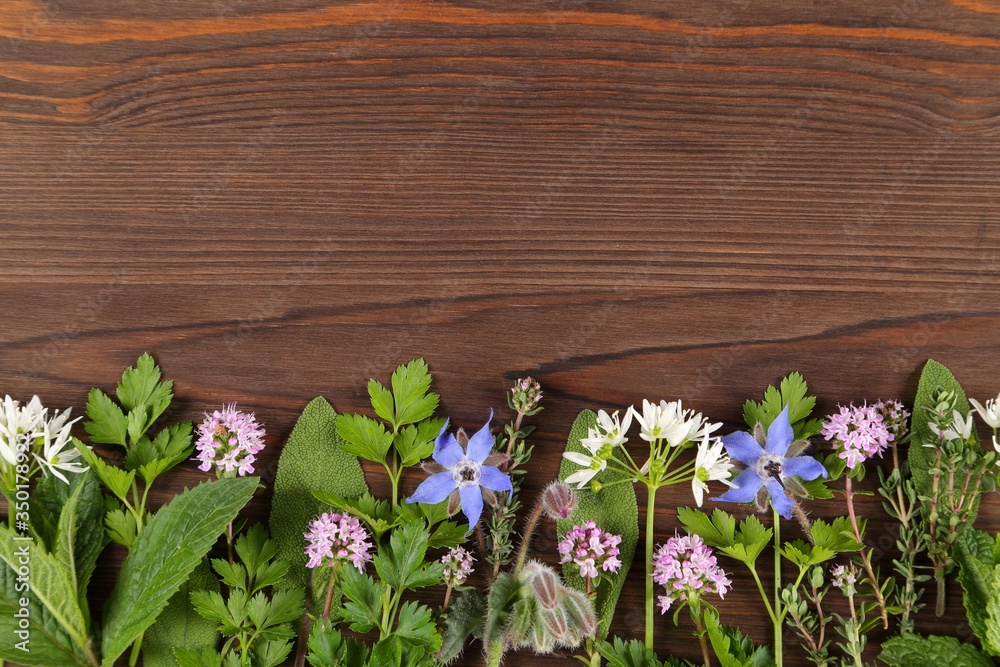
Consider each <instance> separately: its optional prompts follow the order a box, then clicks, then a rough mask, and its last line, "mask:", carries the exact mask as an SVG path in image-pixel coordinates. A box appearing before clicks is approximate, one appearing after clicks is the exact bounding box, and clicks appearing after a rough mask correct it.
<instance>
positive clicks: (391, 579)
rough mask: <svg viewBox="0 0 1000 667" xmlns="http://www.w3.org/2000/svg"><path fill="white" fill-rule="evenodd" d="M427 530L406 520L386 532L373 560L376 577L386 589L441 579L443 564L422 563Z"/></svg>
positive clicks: (423, 584) (418, 585)
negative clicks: (388, 533) (405, 522)
mask: <svg viewBox="0 0 1000 667" xmlns="http://www.w3.org/2000/svg"><path fill="white" fill-rule="evenodd" d="M429 539H430V533H429V532H428V531H427V528H426V527H425V526H424V525H423V524H422V523H418V522H411V523H407V524H406V525H404V526H402V527H400V528H396V529H395V530H393V531H392V533H391V534H390V535H389V544H382V545H381V546H379V549H378V553H377V554H376V555H375V558H374V559H373V563H374V565H375V570H376V572H378V575H379V577H380V578H381V580H382V581H384V582H385V583H386V584H387V585H388V586H389V587H390V588H392V589H394V590H397V591H402V590H407V589H416V588H423V587H426V586H433V585H434V584H436V583H438V582H440V581H441V576H442V574H443V572H444V564H443V563H440V562H437V561H435V562H432V563H425V562H424V557H425V556H426V555H427V542H428V540H429Z"/></svg>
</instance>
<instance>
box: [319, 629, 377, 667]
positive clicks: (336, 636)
mask: <svg viewBox="0 0 1000 667" xmlns="http://www.w3.org/2000/svg"><path fill="white" fill-rule="evenodd" d="M307 659H308V660H309V664H310V665H312V667H358V666H360V665H365V664H367V662H368V646H366V645H365V644H364V643H362V642H359V641H358V640H356V639H345V638H344V637H343V636H342V635H341V634H340V633H339V632H338V631H337V630H336V629H334V628H333V627H331V626H330V625H329V623H318V624H317V625H315V626H314V627H313V629H312V632H311V633H310V634H309V655H308V656H307Z"/></svg>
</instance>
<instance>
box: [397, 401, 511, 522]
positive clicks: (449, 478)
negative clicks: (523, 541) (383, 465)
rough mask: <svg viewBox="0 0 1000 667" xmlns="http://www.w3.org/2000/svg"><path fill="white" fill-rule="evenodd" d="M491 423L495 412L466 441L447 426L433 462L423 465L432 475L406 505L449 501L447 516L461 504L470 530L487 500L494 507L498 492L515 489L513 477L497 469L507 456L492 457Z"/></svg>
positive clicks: (461, 434)
mask: <svg viewBox="0 0 1000 667" xmlns="http://www.w3.org/2000/svg"><path fill="white" fill-rule="evenodd" d="M491 421H493V411H492V410H491V411H490V418H489V419H488V420H487V421H486V425H485V426H483V427H482V428H481V429H479V430H478V431H476V433H475V434H473V436H472V437H471V438H466V437H465V432H464V431H462V430H461V429H459V431H458V434H457V437H456V436H454V435H452V434H451V433H447V432H446V431H447V429H448V424H447V423H446V424H445V425H444V427H443V428H442V429H441V433H440V434H438V437H437V439H436V440H435V441H434V454H432V458H433V459H434V461H433V462H431V461H428V462H426V463H424V465H423V468H424V470H426V471H427V472H429V473H432V474H431V476H430V477H428V478H427V479H425V480H424V481H423V482H421V484H420V486H418V487H417V490H416V491H414V492H413V495H412V496H410V497H409V498H407V499H406V502H408V503H427V504H430V505H433V504H436V503H439V502H441V501H442V500H444V499H445V498H448V499H449V501H448V513H449V514H452V513H454V512H455V511H456V510H457V509H458V507H459V505H461V507H462V513H463V514H465V516H466V518H468V519H469V530H470V531H471V530H472V528H473V527H474V526H475V525H476V523H477V522H478V521H479V517H480V515H481V514H482V513H483V501H484V500H485V501H486V502H488V503H489V504H490V505H493V506H495V505H496V504H497V498H496V495H495V494H494V492H495V491H508V492H509V491H511V490H513V487H512V486H511V483H510V477H508V476H507V475H505V474H504V473H503V472H501V471H500V469H499V468H498V467H497V464H500V463H503V462H504V461H506V460H507V459H508V457H507V455H506V454H492V455H491V454H490V452H491V451H492V449H493V442H494V441H493V436H492V435H491V434H490V422H491Z"/></svg>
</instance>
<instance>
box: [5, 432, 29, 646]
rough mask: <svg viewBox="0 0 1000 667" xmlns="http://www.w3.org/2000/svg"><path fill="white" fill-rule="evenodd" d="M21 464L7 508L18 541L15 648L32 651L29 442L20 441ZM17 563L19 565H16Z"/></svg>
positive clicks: (17, 466)
mask: <svg viewBox="0 0 1000 667" xmlns="http://www.w3.org/2000/svg"><path fill="white" fill-rule="evenodd" d="M16 454H17V465H16V467H15V472H16V475H17V477H16V485H15V490H14V496H13V498H12V499H11V506H10V507H8V508H7V511H8V512H10V513H12V514H13V517H14V526H15V529H16V532H15V534H14V537H13V538H12V539H13V540H14V542H16V543H17V544H16V545H15V548H14V559H15V562H12V563H10V566H11V568H12V569H13V570H14V575H15V577H16V578H15V583H14V592H15V593H17V594H18V598H17V600H16V603H15V605H14V623H13V628H14V639H15V641H14V642H13V644H14V648H16V649H18V650H19V651H24V652H25V653H30V652H31V598H30V597H29V593H30V592H31V544H32V538H31V535H30V533H29V528H30V523H29V519H28V516H29V513H30V512H29V510H30V509H31V505H30V499H31V496H30V494H29V492H28V472H29V469H30V463H29V460H28V455H29V444H28V442H26V441H24V442H19V443H18V445H17V451H16ZM15 563H16V565H15Z"/></svg>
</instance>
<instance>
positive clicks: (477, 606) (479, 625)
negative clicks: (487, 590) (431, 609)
mask: <svg viewBox="0 0 1000 667" xmlns="http://www.w3.org/2000/svg"><path fill="white" fill-rule="evenodd" d="M485 623H486V598H485V597H483V594H482V593H480V592H479V591H477V590H476V589H474V588H470V589H468V590H466V591H464V592H463V593H462V594H461V595H460V596H459V597H458V599H457V600H455V603H454V604H453V605H452V606H451V607H450V608H449V609H448V618H447V620H446V623H445V629H444V635H443V637H442V644H441V649H440V650H439V652H438V656H437V657H438V659H439V660H441V662H444V663H448V662H451V661H452V660H454V659H456V658H458V657H459V656H460V655H462V651H463V650H464V649H465V643H466V642H467V641H468V639H469V637H479V638H481V637H482V636H483V625H484V624H485Z"/></svg>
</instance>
